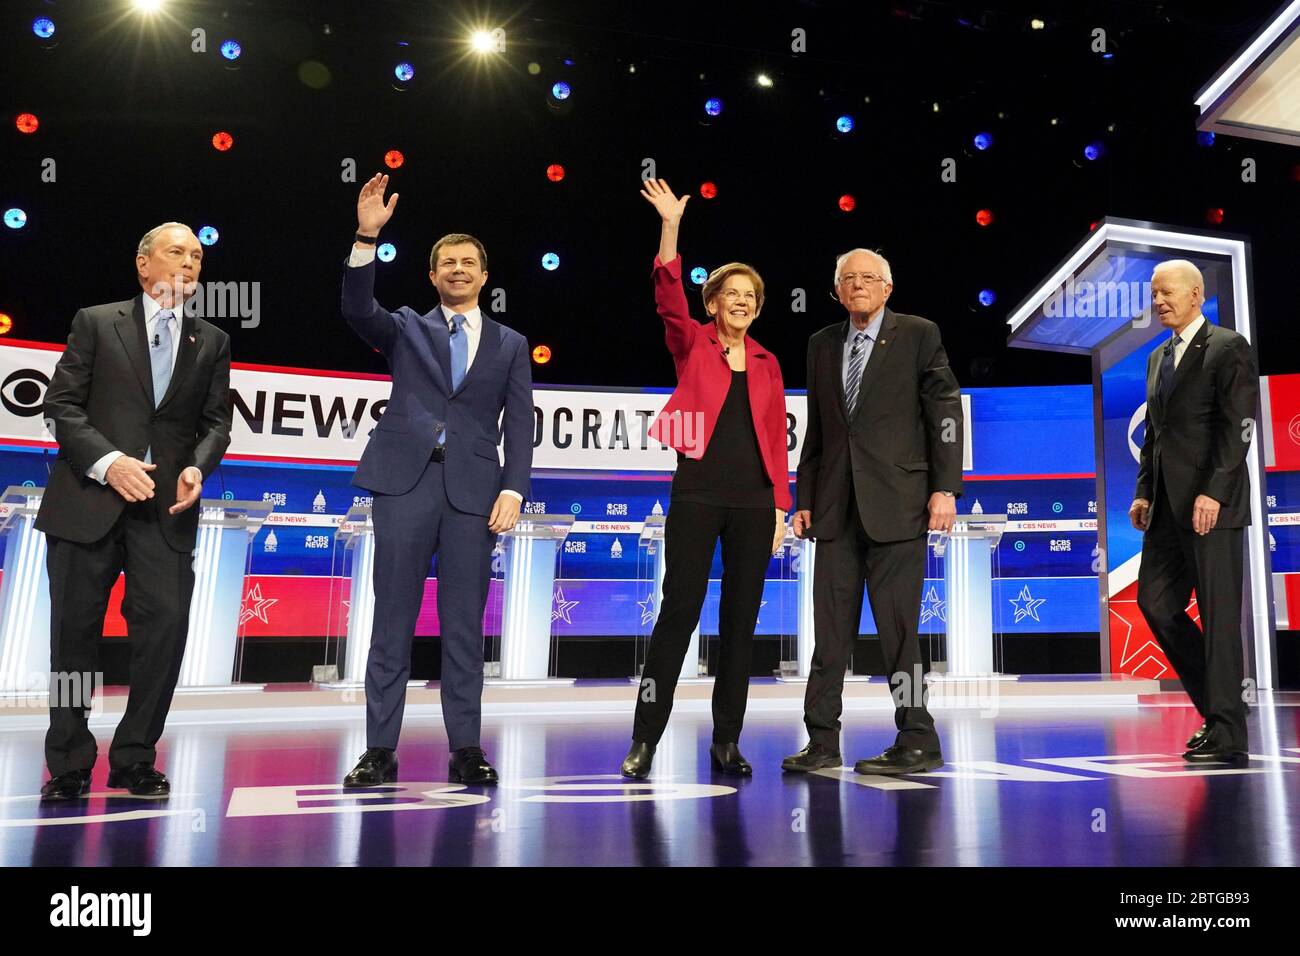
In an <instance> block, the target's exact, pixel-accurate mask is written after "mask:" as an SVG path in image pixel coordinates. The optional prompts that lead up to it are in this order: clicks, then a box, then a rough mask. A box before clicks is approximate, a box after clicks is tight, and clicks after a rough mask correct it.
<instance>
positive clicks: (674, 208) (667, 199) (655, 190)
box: [641, 179, 691, 223]
mask: <svg viewBox="0 0 1300 956" xmlns="http://www.w3.org/2000/svg"><path fill="white" fill-rule="evenodd" d="M643 187H644V188H642V190H641V195H642V196H644V197H645V198H646V202H648V203H650V205H652V206H654V207H655V210H656V211H657V212H658V213H659V216H660V218H662V219H663V221H664V222H671V223H677V222H680V221H681V218H682V213H683V212H684V211H685V210H686V200H688V199H690V198H691V197H690V194H689V193H688V194H687V195H685V196H683V197H682V198H681V199H678V198H677V197H676V196H675V195H673V191H672V190H671V189H669V188H668V183H667V182H665V181H664V180H662V179H647V180H646V181H645V183H644V184H643Z"/></svg>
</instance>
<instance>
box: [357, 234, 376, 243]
mask: <svg viewBox="0 0 1300 956" xmlns="http://www.w3.org/2000/svg"><path fill="white" fill-rule="evenodd" d="M356 238H357V242H360V243H364V244H365V245H367V246H373V245H374V244H375V243H376V242H378V241H379V237H378V236H363V235H362V234H361V233H357V237H356Z"/></svg>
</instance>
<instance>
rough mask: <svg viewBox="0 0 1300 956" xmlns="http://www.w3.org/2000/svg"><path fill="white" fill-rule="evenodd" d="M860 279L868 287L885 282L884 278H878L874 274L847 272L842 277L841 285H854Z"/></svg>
mask: <svg viewBox="0 0 1300 956" xmlns="http://www.w3.org/2000/svg"><path fill="white" fill-rule="evenodd" d="M858 279H861V280H862V281H863V282H865V283H866V284H867V285H870V284H871V283H873V282H884V281H885V277H884V276H878V275H876V274H875V273H874V272H846V273H844V275H842V276H840V285H853V283H854V282H856V281H857V280H858Z"/></svg>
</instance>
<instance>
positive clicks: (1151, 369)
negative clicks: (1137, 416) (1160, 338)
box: [1147, 345, 1164, 415]
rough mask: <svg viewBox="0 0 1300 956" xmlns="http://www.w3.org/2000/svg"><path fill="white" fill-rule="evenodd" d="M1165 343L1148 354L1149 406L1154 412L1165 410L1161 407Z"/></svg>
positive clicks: (1158, 412)
mask: <svg viewBox="0 0 1300 956" xmlns="http://www.w3.org/2000/svg"><path fill="white" fill-rule="evenodd" d="M1163 350H1164V346H1163V345H1157V346H1156V347H1155V348H1154V349H1152V350H1151V352H1150V353H1149V354H1148V355H1147V408H1149V409H1151V410H1152V412H1153V413H1154V414H1157V415H1158V414H1160V413H1161V412H1163V411H1164V409H1163V408H1161V407H1160V353H1161V351H1163Z"/></svg>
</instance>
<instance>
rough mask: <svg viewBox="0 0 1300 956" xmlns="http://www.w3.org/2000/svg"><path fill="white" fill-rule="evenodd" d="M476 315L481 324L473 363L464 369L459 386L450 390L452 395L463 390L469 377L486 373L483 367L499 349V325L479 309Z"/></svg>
mask: <svg viewBox="0 0 1300 956" xmlns="http://www.w3.org/2000/svg"><path fill="white" fill-rule="evenodd" d="M478 315H479V323H480V326H481V327H480V328H479V332H478V350H477V351H475V353H474V361H473V363H472V364H471V365H470V367H469V368H468V369H467V370H466V371H465V377H464V378H463V379H461V382H460V388H458V389H456V391H454V392H452V395H453V396H455V395H459V394H460V393H461V392H462V391H464V389H465V386H466V385H468V384H469V382H470V379H472V378H475V377H476V376H479V375H486V374H487V373H486V372H484V371H483V369H485V368H487V367H488V365H489V364H491V362H492V358H493V356H495V355H496V354H497V352H498V351H500V349H501V326H499V325H498V324H497V323H495V322H493V321H492V320H491V319H489V318H488V317H487V316H486V315H484V314H483V311H482V310H481V309H480V310H479V314H478ZM462 334H464V333H462Z"/></svg>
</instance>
